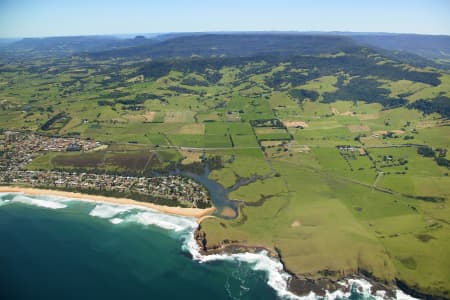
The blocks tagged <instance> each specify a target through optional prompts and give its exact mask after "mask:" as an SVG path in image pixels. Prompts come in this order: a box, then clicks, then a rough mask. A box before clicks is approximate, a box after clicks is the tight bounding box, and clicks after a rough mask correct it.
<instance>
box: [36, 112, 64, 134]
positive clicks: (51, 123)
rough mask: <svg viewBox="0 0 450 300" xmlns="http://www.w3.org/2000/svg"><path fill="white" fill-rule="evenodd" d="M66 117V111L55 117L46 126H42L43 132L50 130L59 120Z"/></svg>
mask: <svg viewBox="0 0 450 300" xmlns="http://www.w3.org/2000/svg"><path fill="white" fill-rule="evenodd" d="M65 116H66V113H65V112H64V111H62V112H60V113H58V114H56V115H54V116H53V117H51V118H50V119H48V120H47V122H45V123H44V125H42V126H41V130H44V131H47V130H49V129H50V127H51V126H52V125H53V124H54V123H55V122H56V121H58V120H59V119H61V118H63V117H65Z"/></svg>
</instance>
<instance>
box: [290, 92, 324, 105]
mask: <svg viewBox="0 0 450 300" xmlns="http://www.w3.org/2000/svg"><path fill="white" fill-rule="evenodd" d="M289 95H290V96H291V97H292V98H294V99H296V100H297V101H298V102H299V103H302V102H303V101H305V100H306V99H309V100H311V101H316V100H317V99H318V98H319V93H318V92H316V91H311V90H305V89H291V90H290V91H289Z"/></svg>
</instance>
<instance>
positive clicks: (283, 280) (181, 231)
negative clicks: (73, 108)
mask: <svg viewBox="0 0 450 300" xmlns="http://www.w3.org/2000/svg"><path fill="white" fill-rule="evenodd" d="M71 202H83V203H86V205H91V206H92V205H95V206H94V207H93V208H92V209H91V210H90V212H89V215H91V216H93V217H98V218H102V219H107V220H108V221H109V222H110V223H111V224H123V223H138V224H141V225H144V226H157V227H160V228H163V229H166V230H168V231H172V232H175V233H176V234H177V237H179V238H180V239H181V240H182V241H183V242H182V249H183V250H184V251H186V252H189V253H190V254H191V256H192V258H193V260H195V261H198V262H199V263H208V262H212V261H228V262H234V263H238V264H241V263H244V264H247V265H248V266H249V267H250V269H252V270H254V271H262V272H264V273H265V274H266V278H267V284H268V285H269V286H270V287H272V288H273V289H274V290H275V291H276V293H277V295H278V296H279V297H280V298H281V299H299V300H316V299H326V300H333V299H345V298H347V299H348V298H350V299H351V298H353V297H354V296H357V298H358V299H386V297H385V293H384V292H383V291H378V292H377V293H376V294H375V295H373V294H372V293H371V284H370V283H369V282H368V281H366V280H364V279H348V280H346V281H342V282H340V284H341V285H342V287H343V290H346V291H348V292H344V291H343V290H337V291H335V292H332V293H326V295H325V296H324V297H319V296H317V295H316V294H314V293H313V292H311V293H310V294H309V295H306V296H297V295H295V294H293V293H292V292H290V291H289V289H288V282H289V280H290V279H291V275H290V274H288V273H287V272H285V271H284V269H283V265H282V263H281V262H280V261H279V260H277V259H275V258H272V257H270V256H269V255H268V252H267V251H261V252H259V253H239V254H212V255H202V254H201V253H200V249H199V246H198V244H197V242H196V241H195V238H194V230H195V229H196V228H197V222H196V220H195V219H194V218H190V217H182V216H175V215H168V214H164V213H160V212H158V211H156V210H153V209H150V208H143V207H139V206H130V205H115V204H105V203H101V204H99V203H97V202H94V201H93V202H84V201H82V200H77V199H68V198H61V197H53V196H38V197H37V196H33V197H32V196H26V195H25V194H23V193H0V206H3V205H7V204H13V203H23V204H28V205H35V206H39V207H42V208H48V209H64V208H66V207H67V206H68V204H70V203H71ZM243 283H244V282H243ZM225 288H226V289H227V292H228V293H230V291H229V290H228V288H227V287H225ZM240 288H241V289H242V290H243V291H245V290H246V289H247V288H246V287H245V285H244V284H242V285H241V286H240ZM355 294H357V295H355ZM230 296H232V295H230ZM233 298H235V297H233ZM395 298H396V299H398V300H415V298H413V297H411V296H409V295H406V294H405V293H403V292H402V291H400V290H397V291H396V297H395Z"/></svg>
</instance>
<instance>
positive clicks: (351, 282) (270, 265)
mask: <svg viewBox="0 0 450 300" xmlns="http://www.w3.org/2000/svg"><path fill="white" fill-rule="evenodd" d="M182 247H183V249H184V250H186V251H189V253H190V254H191V255H192V258H193V259H194V260H197V261H198V262H200V263H208V262H211V261H218V260H223V261H240V262H245V263H248V264H249V265H250V268H251V269H252V270H254V271H264V272H265V273H266V275H267V284H268V285H269V286H270V287H272V288H273V289H274V290H275V291H276V293H277V295H278V296H279V297H280V298H281V299H295V300H317V299H325V300H335V299H343V298H349V297H350V296H351V292H350V291H348V292H344V291H343V290H336V291H334V292H328V291H326V294H325V296H324V297H320V296H318V295H316V294H315V293H314V292H310V293H309V294H308V295H305V296H298V295H295V294H294V293H292V292H290V291H289V289H288V282H289V280H290V278H291V275H290V274H288V273H287V272H285V271H284V269H283V265H282V263H281V262H280V261H279V260H277V259H274V258H271V257H269V256H268V253H267V251H262V252H260V253H239V254H211V255H202V254H201V253H200V249H199V246H198V244H197V242H196V241H195V238H194V234H193V232H191V233H189V235H188V236H186V238H185V240H184V243H183V246H182ZM339 283H340V284H341V285H342V286H343V287H346V288H347V289H351V288H352V287H353V286H354V287H356V289H357V291H358V293H360V294H361V295H363V296H364V297H365V298H369V297H370V298H372V299H377V300H385V299H388V297H386V291H377V292H376V293H375V295H373V294H372V293H371V288H372V284H371V283H370V282H368V281H367V280H365V279H347V280H345V281H341V282H339ZM395 299H397V300H418V299H416V298H413V297H411V296H409V295H406V294H405V293H403V292H402V291H400V290H397V291H396V297H395Z"/></svg>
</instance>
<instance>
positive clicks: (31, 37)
mask: <svg viewBox="0 0 450 300" xmlns="http://www.w3.org/2000/svg"><path fill="white" fill-rule="evenodd" d="M202 33H205V34H233V33H300V34H301V33H304V34H330V35H337V34H361V35H363V34H373V35H425V36H445V37H450V34H442V33H414V32H387V31H339V30H331V31H328V30H210V31H166V32H164V31H163V32H127V33H88V34H67V35H42V36H0V39H45V38H66V37H67V38H68V37H108V36H113V37H120V36H127V35H129V36H133V35H134V36H138V35H144V36H145V35H154V36H155V37H156V36H159V35H164V34H202Z"/></svg>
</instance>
